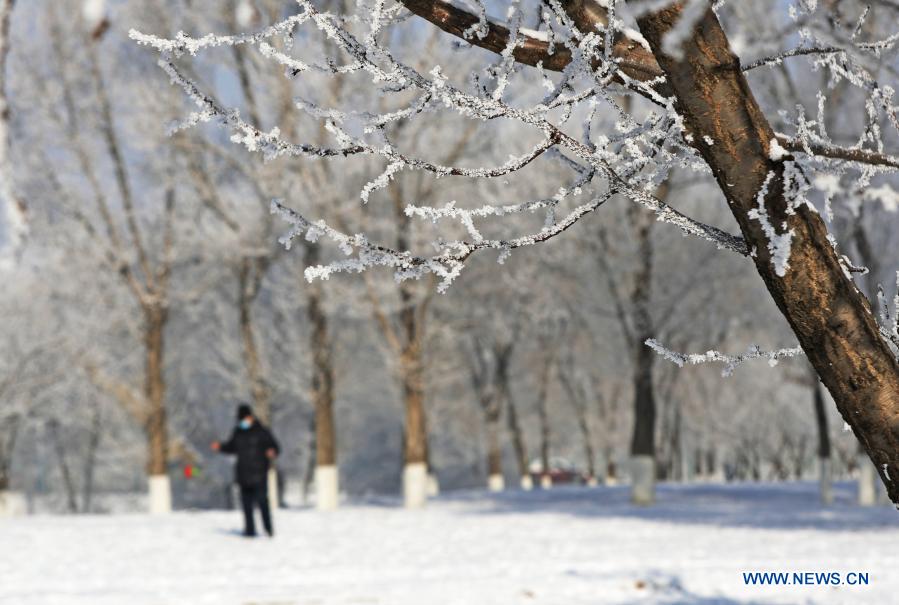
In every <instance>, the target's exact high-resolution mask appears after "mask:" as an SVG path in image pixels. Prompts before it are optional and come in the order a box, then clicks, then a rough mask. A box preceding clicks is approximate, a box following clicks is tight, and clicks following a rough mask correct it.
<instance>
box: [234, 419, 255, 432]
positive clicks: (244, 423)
mask: <svg viewBox="0 0 899 605" xmlns="http://www.w3.org/2000/svg"><path fill="white" fill-rule="evenodd" d="M237 426H239V427H240V428H242V429H243V430H247V429H248V428H250V427H251V426H253V423H252V422H250V421H249V420H247V419H246V418H244V419H243V420H241V421H240V424H238V425H237Z"/></svg>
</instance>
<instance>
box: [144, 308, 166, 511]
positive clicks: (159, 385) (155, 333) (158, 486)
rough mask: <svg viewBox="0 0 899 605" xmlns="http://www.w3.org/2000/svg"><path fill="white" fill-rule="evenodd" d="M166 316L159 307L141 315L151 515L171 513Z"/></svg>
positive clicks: (148, 309) (147, 310)
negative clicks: (144, 362)
mask: <svg viewBox="0 0 899 605" xmlns="http://www.w3.org/2000/svg"><path fill="white" fill-rule="evenodd" d="M167 319H168V313H167V312H166V310H165V309H162V308H159V307H148V308H147V309H146V310H145V313H144V321H145V322H146V325H145V326H144V347H145V355H146V367H145V370H144V371H145V374H144V397H145V398H146V402H147V406H148V409H147V421H146V434H147V449H148V452H147V475H148V476H149V488H150V503H149V511H150V513H153V514H160V513H167V512H170V511H171V510H172V490H171V483H170V481H169V476H168V442H169V434H168V426H167V424H166V405H165V404H166V402H165V391H166V384H165V375H164V367H163V362H164V353H165V342H164V332H165V324H166V321H167Z"/></svg>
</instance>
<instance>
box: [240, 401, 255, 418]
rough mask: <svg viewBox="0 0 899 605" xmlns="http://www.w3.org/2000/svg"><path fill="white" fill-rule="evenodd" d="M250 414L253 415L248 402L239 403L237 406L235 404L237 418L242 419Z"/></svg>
mask: <svg viewBox="0 0 899 605" xmlns="http://www.w3.org/2000/svg"><path fill="white" fill-rule="evenodd" d="M252 415H253V408H251V407H250V406H249V404H246V403H241V404H240V405H239V406H237V419H238V420H243V419H244V418H246V417H247V416H252Z"/></svg>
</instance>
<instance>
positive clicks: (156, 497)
mask: <svg viewBox="0 0 899 605" xmlns="http://www.w3.org/2000/svg"><path fill="white" fill-rule="evenodd" d="M147 485H148V487H149V490H150V493H149V501H148V506H147V508H148V510H149V512H150V514H151V515H164V514H166V513H170V512H172V482H171V481H170V480H169V476H168V475H150V476H149V477H148V478H147Z"/></svg>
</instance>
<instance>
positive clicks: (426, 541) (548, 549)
mask: <svg viewBox="0 0 899 605" xmlns="http://www.w3.org/2000/svg"><path fill="white" fill-rule="evenodd" d="M659 500H660V502H659V504H658V505H657V506H654V507H652V508H644V509H639V508H634V507H632V506H630V505H629V504H627V492H626V489H625V488H611V489H609V488H597V489H586V488H583V489H578V488H568V489H557V490H553V491H551V492H539V491H536V492H532V493H522V492H517V493H508V494H500V495H487V494H485V493H471V492H469V493H464V494H455V495H448V496H444V497H442V498H440V499H439V500H437V501H436V502H433V503H431V504H430V505H429V507H428V508H427V509H426V510H422V511H412V512H408V511H404V510H401V509H399V508H396V506H395V503H394V502H387V501H376V500H371V501H368V502H365V503H360V504H356V505H353V506H346V507H344V508H343V509H341V510H340V511H337V512H335V513H326V514H321V513H317V512H315V511H313V510H306V509H297V510H286V511H279V512H278V514H277V517H276V524H277V525H276V530H277V532H278V535H277V536H276V538H274V539H273V540H269V539H267V538H258V539H255V540H247V539H244V538H241V537H240V536H238V535H237V533H236V531H235V530H236V529H237V527H238V523H239V519H238V514H237V513H236V512H195V513H191V512H183V513H176V514H173V515H171V516H168V517H163V518H151V517H148V516H143V515H117V516H94V517H62V516H57V517H51V516H43V517H42V516H36V517H26V518H19V519H8V520H0V603H2V604H3V605H54V604H78V605H82V604H83V605H174V604H184V605H203V604H207V603H208V604H210V605H211V604H215V605H232V604H233V605H250V604H253V605H313V604H315V605H332V604H333V605H351V604H352V605H366V604H371V605H375V604H379V605H504V604H540V603H544V604H547V605H568V604H572V605H574V604H578V605H580V604H591V605H592V604H606V603H610V604H618V603H631V604H644V603H645V604H674V603H685V604H686V603H699V604H703V605H709V604H713V603H720V604H725V605H748V604H750V603H803V604H805V603H815V604H817V603H846V604H850V603H851V604H853V605H856V604H860V603H872V604H873V603H876V604H878V605H885V604H888V603H896V602H897V601H896V599H897V597H896V595H897V594H899V512H896V511H895V510H893V509H892V508H889V507H878V508H875V509H861V508H858V507H855V506H853V505H852V504H851V486H849V485H839V486H837V503H836V504H835V505H834V506H831V507H828V508H824V507H821V506H819V505H818V504H817V500H816V495H815V487H814V485H812V484H792V485H767V486H766V485H761V486H759V485H727V486H712V485H693V486H662V487H661V489H660V491H659ZM752 571H787V572H806V571H811V572H840V573H841V574H843V577H845V574H846V573H847V572H865V573H868V574H869V581H870V583H869V585H868V586H865V587H858V586H792V587H761V586H745V585H744V582H743V576H742V574H743V572H752Z"/></svg>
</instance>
